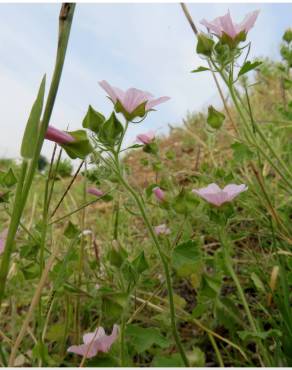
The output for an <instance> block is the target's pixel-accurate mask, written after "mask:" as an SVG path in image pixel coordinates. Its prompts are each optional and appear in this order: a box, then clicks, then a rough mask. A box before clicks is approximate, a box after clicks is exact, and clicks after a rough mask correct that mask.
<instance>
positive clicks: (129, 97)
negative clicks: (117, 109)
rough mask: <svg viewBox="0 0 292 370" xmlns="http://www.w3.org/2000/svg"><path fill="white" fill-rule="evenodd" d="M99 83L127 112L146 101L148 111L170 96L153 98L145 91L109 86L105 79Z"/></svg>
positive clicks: (114, 101)
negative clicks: (124, 89)
mask: <svg viewBox="0 0 292 370" xmlns="http://www.w3.org/2000/svg"><path fill="white" fill-rule="evenodd" d="M99 85H100V86H101V87H102V88H103V89H104V90H105V91H106V92H107V93H108V95H109V97H110V98H111V100H112V101H113V103H114V104H116V102H117V101H119V102H120V103H121V105H122V106H123V108H124V109H125V111H126V112H128V113H129V114H130V113H132V112H133V111H134V110H135V109H136V108H137V107H138V106H139V105H140V104H142V103H144V102H146V106H145V110H146V111H148V110H150V109H152V108H153V107H155V106H156V105H158V104H161V103H164V102H165V101H167V100H169V99H170V98H169V97H167V96H162V97H161V98H158V99H154V97H153V95H152V94H150V93H149V92H147V91H142V90H138V89H135V88H133V87H132V88H130V89H128V90H126V91H123V90H121V89H119V88H118V87H114V86H111V85H110V84H109V83H108V82H107V81H104V80H103V81H100V82H99Z"/></svg>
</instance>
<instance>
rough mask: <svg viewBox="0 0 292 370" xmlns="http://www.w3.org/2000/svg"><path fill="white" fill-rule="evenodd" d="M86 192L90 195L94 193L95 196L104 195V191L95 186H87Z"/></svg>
mask: <svg viewBox="0 0 292 370" xmlns="http://www.w3.org/2000/svg"><path fill="white" fill-rule="evenodd" d="M87 193H88V194H91V195H95V196H96V197H102V196H103V195H104V192H103V191H102V190H100V189H97V188H88V189H87Z"/></svg>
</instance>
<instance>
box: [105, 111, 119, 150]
mask: <svg viewBox="0 0 292 370" xmlns="http://www.w3.org/2000/svg"><path fill="white" fill-rule="evenodd" d="M123 131H124V128H123V125H122V124H121V122H120V121H119V120H118V119H117V117H116V115H115V113H114V112H113V113H112V114H111V116H110V118H109V119H108V120H106V121H105V122H104V124H103V125H102V128H101V130H100V133H99V139H100V140H101V141H102V142H103V143H105V144H106V145H110V146H112V145H115V144H116V143H117V142H118V141H119V140H120V138H121V136H122V133H123Z"/></svg>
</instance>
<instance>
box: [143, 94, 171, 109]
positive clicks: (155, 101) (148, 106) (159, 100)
mask: <svg viewBox="0 0 292 370" xmlns="http://www.w3.org/2000/svg"><path fill="white" fill-rule="evenodd" d="M169 99H170V97H168V96H162V97H161V98H157V99H152V100H148V102H147V104H146V110H149V109H152V108H153V107H155V106H156V105H158V104H162V103H164V102H166V101H167V100H169Z"/></svg>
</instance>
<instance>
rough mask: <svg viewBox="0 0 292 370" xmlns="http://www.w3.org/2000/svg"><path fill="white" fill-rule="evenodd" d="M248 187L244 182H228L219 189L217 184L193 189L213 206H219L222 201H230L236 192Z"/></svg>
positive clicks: (238, 192)
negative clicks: (239, 183) (238, 183)
mask: <svg viewBox="0 0 292 370" xmlns="http://www.w3.org/2000/svg"><path fill="white" fill-rule="evenodd" d="M247 189H248V187H247V186H246V185H244V184H241V185H235V184H229V185H227V186H225V188H224V189H220V188H219V186H218V185H217V184H210V185H208V186H207V187H206V188H201V189H198V190H196V189H194V190H192V191H193V192H194V193H196V194H198V195H199V196H200V197H201V198H203V199H205V200H206V201H207V202H209V203H211V204H213V205H214V206H217V207H220V206H221V205H222V204H223V203H226V202H231V201H232V200H233V199H234V198H235V197H236V196H237V195H238V194H240V193H242V192H243V191H246V190H247Z"/></svg>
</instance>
